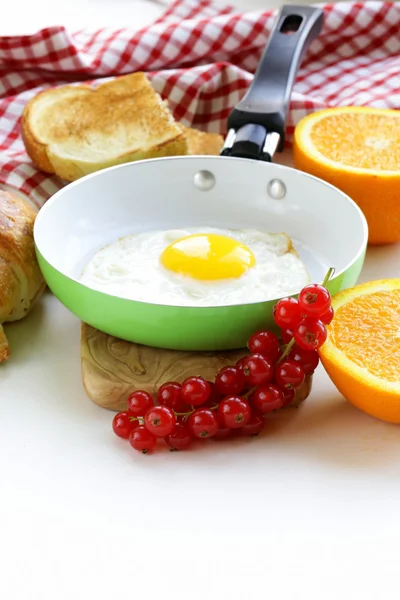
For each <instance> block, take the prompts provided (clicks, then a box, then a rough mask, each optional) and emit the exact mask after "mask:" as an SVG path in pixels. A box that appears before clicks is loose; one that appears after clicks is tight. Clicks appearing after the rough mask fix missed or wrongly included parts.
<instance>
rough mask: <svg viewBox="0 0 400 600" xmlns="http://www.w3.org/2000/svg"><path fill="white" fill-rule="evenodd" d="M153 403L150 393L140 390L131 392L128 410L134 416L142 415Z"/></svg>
mask: <svg viewBox="0 0 400 600" xmlns="http://www.w3.org/2000/svg"><path fill="white" fill-rule="evenodd" d="M153 405H154V402H153V398H152V396H151V394H149V393H148V392H143V391H142V390H137V391H136V392H133V394H131V395H130V396H129V398H128V411H129V412H130V413H131V414H132V415H133V416H135V417H143V415H144V414H146V412H147V411H148V410H149V408H150V407H151V406H153Z"/></svg>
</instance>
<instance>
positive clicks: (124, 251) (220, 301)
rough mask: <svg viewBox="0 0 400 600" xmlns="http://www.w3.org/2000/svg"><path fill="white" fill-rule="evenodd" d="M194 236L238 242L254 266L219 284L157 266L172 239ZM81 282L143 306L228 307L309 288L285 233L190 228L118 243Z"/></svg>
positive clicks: (99, 255) (96, 257)
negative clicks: (216, 236) (215, 236)
mask: <svg viewBox="0 0 400 600" xmlns="http://www.w3.org/2000/svg"><path fill="white" fill-rule="evenodd" d="M195 233H205V234H207V233H216V234H220V235H225V236H229V237H232V238H234V239H236V240H237V241H238V242H241V243H242V244H244V245H246V246H247V247H248V248H249V249H250V250H251V251H252V252H253V254H254V256H255V260H256V264H255V265H254V267H252V268H250V269H249V270H248V271H246V273H244V274H243V275H242V276H241V277H239V278H236V279H223V280H217V281H215V280H214V281H200V280H196V279H193V278H191V277H187V276H184V275H180V274H178V273H174V272H172V271H169V270H168V269H166V268H164V267H163V265H162V264H161V262H160V255H161V253H162V252H163V250H164V249H165V248H166V247H167V246H168V245H169V244H170V243H172V242H174V241H175V240H178V239H180V238H182V237H185V236H187V235H192V234H195ZM80 281H81V282H82V283H84V284H85V285H87V286H89V287H91V288H93V289H96V290H99V291H101V292H105V293H108V294H112V295H114V296H120V297H122V298H128V299H131V300H138V301H141V302H151V303H155V304H168V305H174V306H226V305H233V304H248V303H252V302H262V301H266V300H272V299H275V298H279V297H282V296H285V295H288V294H292V293H295V292H297V291H298V290H300V289H301V288H302V287H304V285H307V283H309V281H310V278H309V275H308V273H307V270H306V267H305V265H304V264H303V262H302V261H301V259H300V258H299V256H298V255H297V253H296V252H293V251H291V241H290V239H289V238H288V236H287V235H286V234H284V233H282V234H271V233H266V232H263V231H256V230H250V229H236V230H232V229H216V228H211V227H201V228H200V227H188V228H187V229H184V230H183V229H174V230H169V231H146V232H143V233H139V234H135V235H129V236H126V237H123V238H120V239H119V240H117V241H116V242H113V243H111V244H109V245H108V246H106V247H104V248H102V249H101V250H100V251H98V252H96V253H95V254H94V256H93V257H92V259H91V260H90V261H89V263H88V264H87V266H86V267H85V269H84V271H83V273H82V276H81V279H80Z"/></svg>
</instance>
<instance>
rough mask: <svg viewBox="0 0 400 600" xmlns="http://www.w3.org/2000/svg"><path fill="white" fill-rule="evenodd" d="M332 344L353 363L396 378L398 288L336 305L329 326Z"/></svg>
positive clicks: (399, 376) (399, 362)
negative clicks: (337, 306) (333, 316)
mask: <svg viewBox="0 0 400 600" xmlns="http://www.w3.org/2000/svg"><path fill="white" fill-rule="evenodd" d="M330 336H331V341H332V343H333V344H334V345H335V346H336V347H337V348H338V349H339V350H341V352H343V354H345V355H346V356H347V358H348V359H349V360H351V361H352V362H353V363H355V364H356V365H358V366H360V367H363V368H365V369H367V371H369V373H371V374H372V375H375V376H376V377H379V378H381V379H385V380H386V381H390V382H399V381H400V290H387V291H380V292H376V293H374V294H369V295H365V296H359V297H358V298H354V299H353V300H350V301H349V302H347V304H344V305H342V306H340V307H339V308H338V309H337V311H336V313H335V318H334V319H333V321H332V324H331V325H330Z"/></svg>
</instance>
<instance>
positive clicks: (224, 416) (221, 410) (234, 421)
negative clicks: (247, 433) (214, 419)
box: [218, 396, 251, 429]
mask: <svg viewBox="0 0 400 600" xmlns="http://www.w3.org/2000/svg"><path fill="white" fill-rule="evenodd" d="M250 416H251V409H250V404H249V403H248V402H247V400H245V399H244V398H240V397H239V396H229V397H228V398H224V400H222V402H221V404H220V405H219V407H218V418H219V422H220V423H221V425H222V427H230V428H231V429H236V428H237V427H243V425H246V423H248V422H249V420H250Z"/></svg>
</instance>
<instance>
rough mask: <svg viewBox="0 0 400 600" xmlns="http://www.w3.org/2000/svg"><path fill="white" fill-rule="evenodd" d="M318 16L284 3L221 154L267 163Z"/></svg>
mask: <svg viewBox="0 0 400 600" xmlns="http://www.w3.org/2000/svg"><path fill="white" fill-rule="evenodd" d="M323 19H324V13H323V11H322V10H321V9H319V8H313V7H310V6H293V5H292V6H283V8H282V9H281V11H280V13H279V15H278V18H277V20H276V23H275V26H274V28H273V30H272V32H271V35H270V37H269V41H268V44H267V47H266V48H265V50H264V53H263V55H262V57H261V61H260V64H259V66H258V68H257V71H256V74H255V76H254V80H253V82H252V84H251V86H250V88H249V90H248V91H247V93H246V94H245V96H244V97H243V99H242V100H241V101H240V102H239V104H238V105H237V106H236V108H234V109H233V111H232V112H231V114H230V115H229V118H228V135H227V138H226V141H225V144H224V147H223V149H222V151H221V154H222V155H225V156H241V157H244V158H255V159H258V160H268V161H271V160H272V157H273V154H274V152H275V151H276V150H278V151H282V149H283V143H284V138H285V122H286V117H287V112H288V107H289V102H290V95H291V91H292V87H293V84H294V80H295V78H296V74H297V71H298V68H299V66H300V63H301V61H302V58H303V56H304V53H305V51H306V50H307V48H308V47H309V45H310V44H311V42H312V41H313V40H314V39H315V38H316V37H317V36H318V35H319V34H320V32H321V29H322V25H323Z"/></svg>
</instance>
